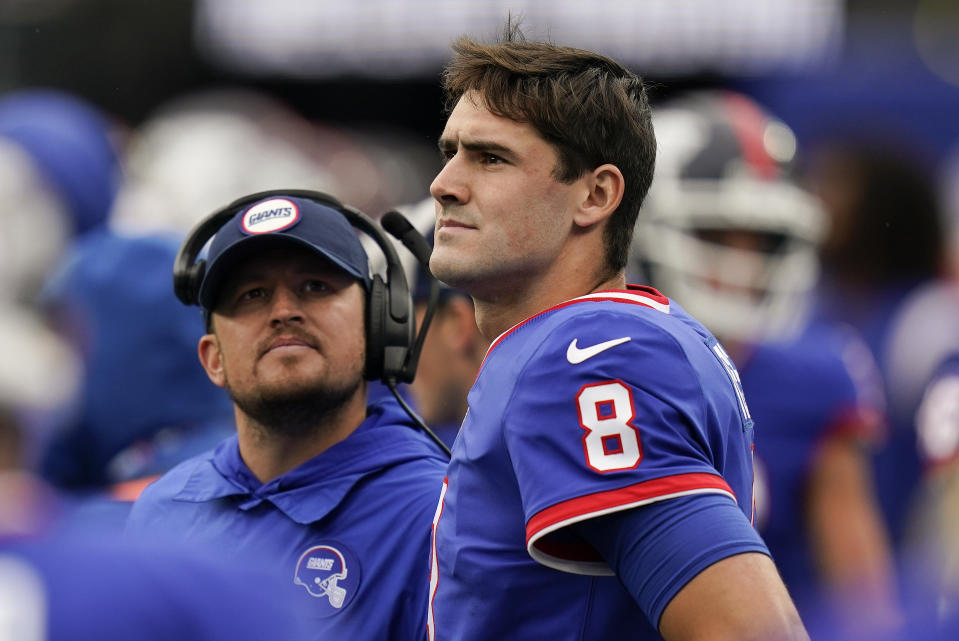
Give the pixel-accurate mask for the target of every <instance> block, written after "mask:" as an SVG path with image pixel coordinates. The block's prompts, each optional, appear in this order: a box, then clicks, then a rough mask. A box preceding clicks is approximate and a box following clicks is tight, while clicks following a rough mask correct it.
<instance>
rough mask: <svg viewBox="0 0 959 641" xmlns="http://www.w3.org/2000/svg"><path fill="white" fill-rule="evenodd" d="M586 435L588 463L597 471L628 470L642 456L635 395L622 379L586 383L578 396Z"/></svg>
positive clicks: (585, 446)
mask: <svg viewBox="0 0 959 641" xmlns="http://www.w3.org/2000/svg"><path fill="white" fill-rule="evenodd" d="M576 402H577V404H578V409H579V424H580V425H581V426H582V428H583V429H584V430H586V434H585V435H584V436H583V449H584V450H585V452H586V464H587V465H589V466H590V467H591V468H592V469H594V470H596V471H597V472H613V471H616V470H629V469H632V468H634V467H636V466H637V465H638V464H639V460H640V459H641V458H642V457H643V452H642V448H641V447H640V445H639V431H638V430H637V429H636V428H635V427H633V426H632V425H631V424H630V421H632V420H633V415H634V412H633V397H632V395H631V394H630V393H629V388H628V387H626V385H624V384H623V383H622V382H620V381H609V382H607V383H593V384H591V385H584V386H583V387H582V389H580V390H579V393H578V394H577V395H576Z"/></svg>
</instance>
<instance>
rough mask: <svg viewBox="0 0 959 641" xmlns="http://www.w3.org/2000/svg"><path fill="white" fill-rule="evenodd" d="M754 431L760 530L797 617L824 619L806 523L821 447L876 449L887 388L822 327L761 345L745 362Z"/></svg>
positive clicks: (857, 354)
mask: <svg viewBox="0 0 959 641" xmlns="http://www.w3.org/2000/svg"><path fill="white" fill-rule="evenodd" d="M740 373H741V376H742V383H743V388H744V389H745V391H746V398H748V399H749V407H750V409H751V410H752V413H753V417H754V418H755V420H756V425H757V437H756V451H755V454H756V457H755V463H756V479H757V482H756V504H757V509H756V526H757V527H758V528H759V532H760V533H761V534H762V536H763V539H764V540H765V541H766V544H767V545H768V546H769V551H770V552H771V553H772V556H773V559H774V560H775V561H776V566H777V567H778V568H779V572H780V574H781V576H782V578H783V582H784V583H785V584H786V587H787V588H788V589H789V592H790V594H791V595H792V597H793V600H794V601H795V603H796V606H797V608H798V609H799V613H800V615H802V616H803V619H804V620H807V621H821V620H822V617H824V616H826V615H825V613H823V612H818V611H814V610H818V605H819V604H818V603H817V602H818V601H820V599H824V598H828V596H827V594H826V593H825V592H824V591H823V590H822V588H821V582H820V580H819V578H818V575H817V571H816V567H815V560H814V558H813V556H812V550H811V549H810V547H809V540H810V539H809V536H808V529H807V527H806V523H805V513H806V505H805V499H806V489H807V483H808V481H809V471H810V466H811V465H812V464H813V459H814V457H815V455H816V451H817V448H818V447H819V446H820V445H821V444H822V443H823V441H825V440H826V439H828V438H852V439H856V440H858V441H860V442H862V443H863V444H875V443H877V442H878V440H879V438H880V437H881V434H882V432H881V430H882V428H883V420H882V412H883V403H882V382H881V380H880V379H879V372H878V370H877V369H876V366H875V363H874V362H873V360H872V357H871V355H870V354H869V351H868V348H867V347H866V346H865V344H863V343H862V342H861V341H860V340H859V339H858V338H857V337H855V335H853V334H851V333H849V332H846V331H844V330H840V329H838V328H837V327H835V326H833V325H830V324H826V323H823V322H815V323H813V324H811V325H809V326H808V327H807V328H805V330H804V331H803V332H802V333H801V334H799V335H798V336H797V337H796V338H794V339H792V340H791V341H789V342H779V343H764V344H760V345H756V346H754V347H753V348H752V351H751V352H749V353H748V355H747V356H746V358H745V359H744V361H743V362H741V363H740Z"/></svg>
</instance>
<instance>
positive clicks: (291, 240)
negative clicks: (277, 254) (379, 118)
mask: <svg viewBox="0 0 959 641" xmlns="http://www.w3.org/2000/svg"><path fill="white" fill-rule="evenodd" d="M289 245H295V246H299V247H305V248H307V249H310V250H312V251H314V252H316V253H317V254H319V255H320V256H322V257H323V258H325V259H326V260H328V261H329V262H330V263H332V264H333V265H335V266H336V267H339V268H340V269H342V270H343V271H344V272H346V273H347V274H349V275H350V276H352V277H353V278H355V279H357V280H358V281H360V282H361V283H362V284H363V286H364V287H366V288H367V289H369V286H370V267H369V258H368V257H367V255H366V251H365V250H364V249H363V245H362V244H361V243H360V239H359V238H358V237H357V235H356V231H355V230H354V228H353V226H352V225H351V224H350V223H349V221H348V220H347V219H346V217H345V216H344V215H343V214H342V213H340V212H339V211H337V210H336V209H333V208H332V207H329V206H327V205H323V204H320V203H318V202H316V201H314V200H310V199H307V198H297V197H293V196H270V197H268V198H264V199H263V200H260V201H258V202H256V203H253V204H252V205H250V206H249V207H246V208H245V209H243V210H241V211H240V212H238V213H237V214H236V215H235V216H234V217H233V218H232V219H231V220H229V221H227V223H226V224H225V225H223V227H221V228H220V230H219V231H217V233H216V235H215V236H214V237H213V242H212V243H211V244H210V251H209V252H208V254H207V259H206V270H205V272H204V275H203V281H202V282H201V283H200V292H199V300H200V305H201V306H202V307H203V308H205V309H207V310H212V309H213V307H214V305H216V301H217V295H218V294H219V292H220V287H221V286H222V285H223V283H224V281H225V280H226V279H227V278H228V277H229V276H230V274H231V273H232V272H233V271H234V269H235V268H236V267H237V265H238V264H240V263H242V262H243V261H244V260H248V259H250V258H251V257H253V256H256V255H257V254H260V253H262V252H264V251H268V250H269V249H272V248H274V247H277V246H289Z"/></svg>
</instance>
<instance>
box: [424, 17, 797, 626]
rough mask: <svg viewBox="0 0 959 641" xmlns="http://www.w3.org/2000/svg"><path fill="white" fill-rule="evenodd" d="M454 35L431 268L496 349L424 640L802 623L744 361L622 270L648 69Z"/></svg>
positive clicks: (636, 192) (444, 524)
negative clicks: (756, 508)
mask: <svg viewBox="0 0 959 641" xmlns="http://www.w3.org/2000/svg"><path fill="white" fill-rule="evenodd" d="M453 50H454V55H453V58H452V60H451V62H450V63H449V64H448V66H447V67H446V70H445V75H444V85H445V91H446V93H447V97H448V99H449V106H450V107H451V112H450V114H449V117H448V120H447V122H446V125H445V128H444V130H443V133H442V135H441V137H440V140H439V148H440V151H441V153H442V155H443V157H444V158H445V165H444V167H443V169H442V170H441V171H440V172H439V174H438V175H437V177H436V178H435V180H434V181H433V183H432V185H431V193H432V195H433V198H434V199H435V200H436V233H435V247H434V250H433V254H432V257H431V260H430V267H431V269H432V271H433V273H434V274H435V275H436V277H437V278H439V279H440V280H442V281H444V282H446V283H448V284H449V285H451V286H453V287H458V288H460V289H463V290H465V291H467V292H468V293H469V294H470V295H471V296H472V298H473V301H474V304H475V310H476V320H477V325H478V327H479V328H480V330H481V331H482V332H483V334H484V335H485V336H486V337H487V338H489V339H492V344H491V347H490V349H489V351H488V352H487V355H486V358H485V361H484V362H483V364H482V367H481V369H480V372H479V374H478V376H477V379H476V382H475V383H474V385H473V388H472V390H471V392H470V394H469V409H468V412H467V416H466V418H465V420H464V422H463V426H462V428H461V430H460V434H459V436H458V437H457V439H456V442H455V444H454V446H453V455H452V460H451V462H450V465H449V468H448V472H447V482H446V483H445V484H444V489H443V494H442V497H441V500H440V504H439V506H438V508H437V511H436V517H435V525H434V539H433V550H432V557H433V558H432V574H431V595H430V614H429V619H428V630H429V636H430V639H443V640H445V639H458V640H463V641H465V640H475V639H497V640H498V641H501V640H504V639H551V640H554V641H559V640H562V639H584V638H589V639H617V640H623V639H660V638H666V639H670V640H680V639H694V638H712V639H805V638H807V636H806V633H805V630H804V628H803V626H802V623H801V622H800V620H799V617H798V615H797V613H796V610H795V607H794V606H793V604H792V602H791V600H790V598H789V596H788V594H787V592H786V589H785V587H784V586H783V584H782V581H781V579H780V578H779V575H778V574H777V571H776V568H775V565H774V564H773V562H772V561H771V559H770V557H769V555H768V551H767V549H766V546H765V545H764V543H763V542H762V540H761V539H760V537H759V535H758V534H757V533H756V531H755V529H754V528H753V526H752V525H751V523H750V517H751V514H752V503H753V501H752V488H751V484H752V463H751V454H752V439H753V431H752V425H753V421H752V418H751V415H750V412H749V408H748V406H747V404H746V402H745V400H744V397H743V394H742V390H741V388H740V385H739V378H738V374H737V372H736V369H735V367H734V366H733V364H732V362H731V361H730V360H729V358H728V356H727V355H726V353H725V352H724V351H723V349H722V347H721V346H720V345H719V343H718V342H717V341H716V339H715V338H714V337H713V336H712V335H711V334H710V333H709V332H708V331H707V330H706V329H704V328H703V327H702V325H700V324H699V323H698V322H697V321H696V320H694V319H693V318H692V317H691V316H689V315H688V314H687V313H686V312H685V311H684V310H683V309H682V308H680V307H679V306H678V305H676V304H675V303H674V302H673V301H671V300H670V299H668V298H667V297H665V296H663V295H662V294H660V293H659V292H658V291H656V290H654V289H652V288H649V287H642V286H627V285H626V281H625V275H624V274H625V266H626V259H627V255H628V249H629V244H630V240H631V236H632V230H633V224H634V221H635V217H636V214H637V212H638V210H639V207H640V205H641V203H642V201H643V197H644V196H645V193H646V191H647V189H648V187H649V182H650V180H651V178H652V169H653V164H654V162H653V161H654V156H655V140H654V136H653V131H652V127H651V124H650V110H649V105H648V102H647V98H646V93H645V88H644V85H643V82H642V80H641V79H639V78H638V77H637V76H635V75H634V74H633V73H631V72H630V71H628V70H627V69H625V68H624V67H623V66H622V65H620V64H618V63H617V62H615V61H613V60H611V59H608V58H606V57H603V56H600V55H597V54H595V53H592V52H588V51H582V50H578V49H573V48H568V47H561V46H555V45H552V44H547V43H534V42H526V41H525V40H524V39H523V38H522V37H521V34H520V33H519V32H518V30H517V29H515V28H511V27H508V28H507V34H506V37H505V38H504V40H503V41H502V42H498V43H495V44H492V45H486V44H482V43H479V42H476V41H474V40H472V39H469V38H463V39H461V40H458V41H457V42H456V43H455V44H454V45H453Z"/></svg>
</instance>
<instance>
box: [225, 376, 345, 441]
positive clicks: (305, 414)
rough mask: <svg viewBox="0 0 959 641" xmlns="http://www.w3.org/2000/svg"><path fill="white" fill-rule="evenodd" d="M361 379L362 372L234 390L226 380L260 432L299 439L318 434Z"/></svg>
mask: <svg viewBox="0 0 959 641" xmlns="http://www.w3.org/2000/svg"><path fill="white" fill-rule="evenodd" d="M362 382H363V378H362V376H359V377H357V378H351V379H350V380H346V381H343V382H341V383H340V384H335V383H330V382H322V383H318V384H315V385H312V386H306V387H303V388H300V389H296V388H285V389H283V390H280V391H275V392H272V393H271V392H270V391H263V390H260V391H257V392H253V393H249V394H242V393H238V392H237V390H235V389H234V388H233V387H232V386H231V385H230V384H229V383H227V385H226V389H227V392H228V393H229V395H230V398H231V399H232V400H233V402H234V403H235V404H236V406H237V407H239V408H240V410H241V411H242V412H243V413H244V414H246V415H247V416H249V417H250V418H251V419H253V420H254V421H255V422H256V424H257V425H258V427H260V428H261V429H262V430H263V431H264V432H266V433H268V434H270V435H275V436H282V437H286V438H293V439H300V438H304V437H308V436H313V435H316V434H319V433H320V432H322V431H323V429H324V427H325V426H327V425H330V426H332V425H333V422H332V421H330V420H328V419H330V418H331V417H334V416H335V415H336V414H337V413H338V412H339V411H340V410H342V409H343V407H344V406H346V404H347V403H348V402H349V400H350V399H352V398H353V395H354V394H356V392H357V390H358V389H359V387H360V385H361V384H362Z"/></svg>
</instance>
